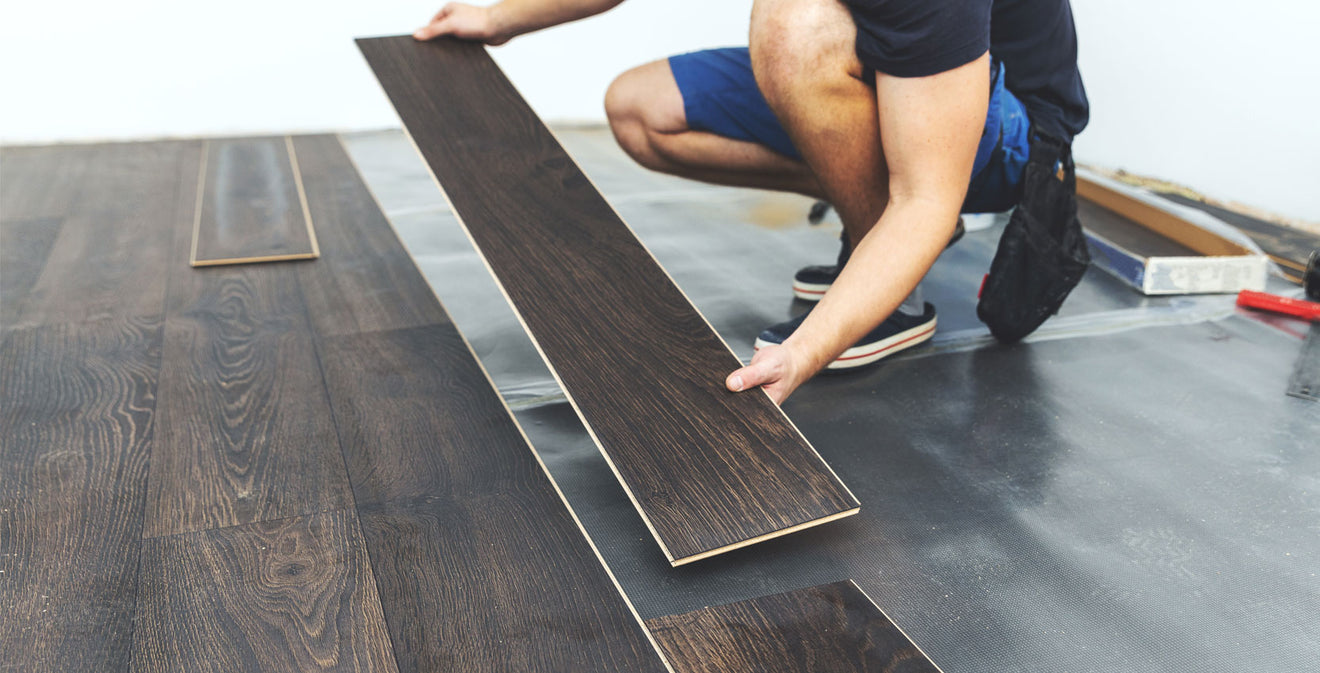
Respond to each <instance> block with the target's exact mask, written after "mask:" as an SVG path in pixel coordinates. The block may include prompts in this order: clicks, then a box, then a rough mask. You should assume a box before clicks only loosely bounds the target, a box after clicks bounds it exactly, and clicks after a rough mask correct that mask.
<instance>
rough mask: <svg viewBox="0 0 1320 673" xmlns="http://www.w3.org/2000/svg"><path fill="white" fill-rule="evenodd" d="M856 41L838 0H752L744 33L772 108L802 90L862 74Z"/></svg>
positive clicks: (758, 79)
mask: <svg viewBox="0 0 1320 673" xmlns="http://www.w3.org/2000/svg"><path fill="white" fill-rule="evenodd" d="M856 39H857V29H856V27H855V25H854V24H853V20H852V16H851V15H850V14H849V13H848V10H847V9H846V8H845V7H844V6H843V4H842V3H840V2H839V0H757V2H756V3H755V5H754V6H753V7H752V24H751V35H750V50H751V57H752V72H753V73H754V74H755V75H756V83H757V85H758V86H759V87H760V88H761V91H762V92H763V93H764V94H765V96H766V99H767V100H769V102H770V103H771V105H772V106H774V104H775V103H776V99H779V98H781V97H783V96H787V95H792V94H793V92H794V91H797V90H801V89H802V88H804V87H812V88H816V89H819V88H822V87H825V88H829V87H832V86H836V85H839V84H850V83H851V82H850V81H849V80H851V81H853V82H855V81H856V80H857V79H859V78H860V77H861V75H862V65H861V62H860V61H858V60H857V55H856V52H855V45H856Z"/></svg>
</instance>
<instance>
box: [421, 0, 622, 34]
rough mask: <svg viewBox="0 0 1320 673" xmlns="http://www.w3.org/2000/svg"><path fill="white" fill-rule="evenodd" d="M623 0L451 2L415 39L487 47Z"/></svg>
mask: <svg viewBox="0 0 1320 673" xmlns="http://www.w3.org/2000/svg"><path fill="white" fill-rule="evenodd" d="M621 2H623V0H503V2H499V3H496V4H494V5H490V6H489V7H478V6H474V5H467V4H463V3H461V2H451V3H449V4H447V5H445V6H444V7H443V8H441V9H440V11H439V12H436V15H435V16H434V17H432V18H431V22H430V23H428V24H427V25H425V26H423V27H421V28H418V29H417V32H415V33H413V37H415V38H417V39H419V40H429V39H432V38H435V37H440V36H441V35H452V36H453V37H458V38H462V39H465V40H477V41H480V42H485V43H486V44H491V45H495V44H504V43H505V42H508V41H509V40H511V39H513V38H515V37H517V36H519V35H522V34H524V33H530V32H533V31H537V30H540V29H542V28H549V27H550V26H557V25H559V24H561V23H568V22H569V21H576V20H578V19H585V18H586V17H588V16H594V15H596V14H600V13H601V12H604V11H605V10H607V9H611V8H613V7H615V6H616V5H618V4H619V3H621Z"/></svg>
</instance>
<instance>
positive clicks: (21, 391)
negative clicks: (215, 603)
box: [0, 319, 160, 673]
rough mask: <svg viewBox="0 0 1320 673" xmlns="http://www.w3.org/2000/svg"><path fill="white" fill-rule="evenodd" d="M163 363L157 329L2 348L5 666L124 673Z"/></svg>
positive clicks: (87, 329)
mask: <svg viewBox="0 0 1320 673" xmlns="http://www.w3.org/2000/svg"><path fill="white" fill-rule="evenodd" d="M159 360H160V326H159V324H157V323H155V322H152V321H138V320H122V319H121V320H105V321H99V322H95V323H86V324H62V325H51V326H44V327H37V328H28V329H18V330H15V331H13V332H10V333H9V334H8V335H7V337H6V338H5V339H4V343H3V345H2V346H0V438H3V439H2V440H0V441H3V446H4V448H3V451H0V652H3V653H4V655H3V657H0V668H5V669H7V670H8V669H10V667H12V670H22V671H53V672H57V673H65V672H66V671H120V670H124V669H125V668H126V667H127V664H128V656H129V646H130V639H131V636H132V629H133V614H134V597H135V595H136V591H137V577H138V553H139V549H140V542H139V540H140V536H141V529H142V502H143V495H144V494H145V492H146V480H147V461H148V457H149V452H150V448H151V447H150V445H151V441H152V435H153V407H154V403H155V396H156V373H157V367H158V366H159Z"/></svg>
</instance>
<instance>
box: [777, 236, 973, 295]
mask: <svg viewBox="0 0 1320 673" xmlns="http://www.w3.org/2000/svg"><path fill="white" fill-rule="evenodd" d="M965 233H967V229H966V227H964V226H963V219H962V218H961V217H959V218H958V226H957V227H956V228H955V229H954V230H953V236H952V237H951V238H949V245H946V246H945V247H946V248H947V247H949V246H951V245H953V244H954V243H957V242H958V239H960V238H962V237H963V234H965ZM851 253H852V246H851V245H849V244H848V232H846V231H845V232H844V233H843V234H841V235H840V236H839V259H838V261H837V262H835V263H834V264H833V265H832V266H804V267H802V268H801V269H798V272H797V273H796V274H794V276H793V296H794V297H797V298H798V299H801V300H803V301H820V298H821V297H823V296H825V291H826V290H829V289H830V286H831V285H833V284H834V279H835V278H838V277H839V269H842V268H843V265H844V264H847V263H848V256H849V255H850V254H851Z"/></svg>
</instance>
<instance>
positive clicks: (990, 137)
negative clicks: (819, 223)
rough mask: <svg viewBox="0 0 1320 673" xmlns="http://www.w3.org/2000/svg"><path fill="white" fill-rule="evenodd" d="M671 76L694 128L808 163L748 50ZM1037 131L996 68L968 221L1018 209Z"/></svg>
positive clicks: (696, 58) (706, 54)
mask: <svg viewBox="0 0 1320 673" xmlns="http://www.w3.org/2000/svg"><path fill="white" fill-rule="evenodd" d="M669 68H670V69H671V70H672V71H673V72H674V79H675V80H677V82H678V90H679V92H680V93H681V94H682V95H683V111H684V113H685V114H686V115H687V125H688V128H691V129H693V130H696V131H707V132H709V133H714V134H716V135H720V136H724V137H726V138H733V139H735V140H745V141H748V142H754V143H759V144H761V145H765V146H766V147H769V148H770V149H772V150H774V151H776V152H778V153H780V154H782V155H784V156H786V157H790V158H793V159H798V160H801V159H802V155H801V154H799V153H798V151H797V148H795V147H793V141H792V140H790V139H789V137H788V134H787V133H786V132H785V131H784V127H783V126H781V125H780V124H779V120H778V119H777V118H776V117H775V113H774V112H772V111H771V110H770V106H769V104H767V103H766V102H765V98H764V97H763V96H762V95H761V90H760V89H758V88H757V87H756V78H755V77H753V76H752V60H751V57H749V56H748V54H747V48H746V47H729V48H725V49H708V50H706V51H697V52H692V53H690V54H682V55H679V56H672V57H670V58H669ZM1030 126H1031V122H1030V120H1028V119H1027V111H1026V108H1024V107H1023V106H1022V102H1021V101H1019V100H1018V99H1017V97H1016V96H1014V95H1013V94H1012V93H1010V92H1009V91H1008V89H1006V88H1004V77H1003V66H1002V65H998V64H996V65H995V66H994V77H993V78H992V82H991V90H990V109H989V114H987V115H986V119H985V130H984V131H983V132H982V135H981V143H980V145H978V146H977V148H976V160H975V162H973V164H972V180H971V183H970V184H969V185H968V188H967V199H966V201H964V202H963V207H962V211H963V212H964V213H990V212H1002V211H1005V210H1008V209H1009V208H1012V207H1013V206H1014V205H1017V199H1018V186H1019V183H1020V182H1021V181H1022V171H1023V169H1024V168H1026V165H1027V149H1028V132H1029V130H1030Z"/></svg>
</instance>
